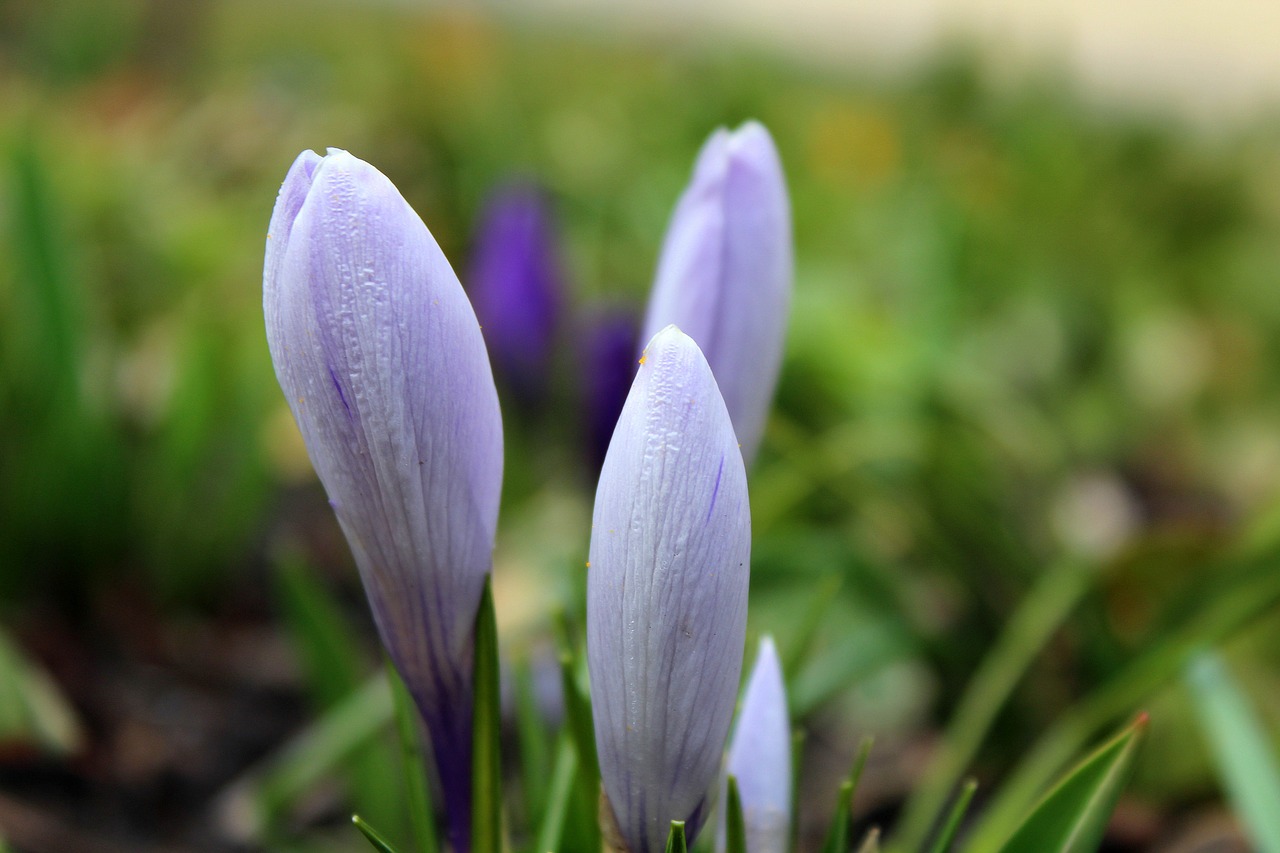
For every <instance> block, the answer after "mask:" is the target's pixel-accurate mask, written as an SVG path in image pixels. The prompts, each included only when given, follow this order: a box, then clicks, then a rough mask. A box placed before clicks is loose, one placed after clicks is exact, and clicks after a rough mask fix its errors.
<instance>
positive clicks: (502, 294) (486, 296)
mask: <svg viewBox="0 0 1280 853" xmlns="http://www.w3.org/2000/svg"><path fill="white" fill-rule="evenodd" d="M561 278H562V276H561V271H560V265H559V263H558V262H557V260H556V252H555V245H554V234H553V228H552V224H551V215H550V212H549V211H548V209H547V204H546V201H545V199H544V198H543V196H542V194H541V193H540V192H539V191H538V189H537V188H536V187H534V186H532V185H529V184H513V185H511V186H508V187H506V188H504V189H503V190H501V191H499V192H498V193H497V194H496V195H495V196H494V197H493V198H492V199H491V200H490V201H489V204H488V205H487V206H486V208H485V210H484V213H483V214H482V216H481V219H480V222H479V224H478V226H477V228H476V234H475V247H474V249H473V250H472V256H471V267H470V276H469V279H468V281H467V287H468V289H469V291H470V293H471V300H472V302H473V303H474V304H475V307H476V314H477V316H479V318H480V325H481V327H482V328H483V329H484V337H485V340H486V341H487V342H488V344H489V352H490V353H491V354H492V355H493V362H494V367H495V368H496V369H497V371H498V373H499V376H500V377H501V378H502V379H504V380H505V383H506V386H507V387H510V389H511V390H512V391H513V392H514V393H515V394H516V395H517V397H519V398H520V399H522V400H524V401H525V402H536V401H538V400H539V399H540V398H541V397H542V395H543V393H544V392H545V390H546V384H547V381H546V375H547V368H548V366H549V364H550V361H551V353H552V348H553V345H554V343H555V334H556V323H557V319H558V314H559V310H560V293H561V290H562V284H561Z"/></svg>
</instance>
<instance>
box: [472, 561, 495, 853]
mask: <svg viewBox="0 0 1280 853" xmlns="http://www.w3.org/2000/svg"><path fill="white" fill-rule="evenodd" d="M501 701H502V700H501V696H500V694H499V692H498V623H497V618H496V617H495V615H494V611H493V581H492V579H491V578H486V579H485V583H484V593H483V594H482V595H481V597H480V610H479V612H478V613H477V614H476V647H475V708H474V711H473V714H474V716H473V718H472V734H471V743H472V753H471V849H472V850H473V851H474V853H501V851H502V744H501V741H500V738H501V734H502V729H501V726H502V719H501V713H502V709H501Z"/></svg>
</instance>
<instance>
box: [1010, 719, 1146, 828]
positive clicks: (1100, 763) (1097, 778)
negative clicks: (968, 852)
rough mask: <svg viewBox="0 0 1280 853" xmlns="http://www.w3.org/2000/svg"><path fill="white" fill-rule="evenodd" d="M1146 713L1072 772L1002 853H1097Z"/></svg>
mask: <svg viewBox="0 0 1280 853" xmlns="http://www.w3.org/2000/svg"><path fill="white" fill-rule="evenodd" d="M1146 724H1147V717H1146V715H1145V714H1143V715H1141V716H1140V717H1138V719H1137V720H1135V721H1134V722H1133V723H1132V724H1130V725H1129V726H1128V727H1127V728H1125V729H1124V730H1123V731H1121V732H1120V734H1118V735H1116V736H1115V737H1114V738H1112V739H1111V740H1110V741H1108V742H1107V743H1105V744H1103V745H1102V746H1101V747H1099V748H1098V749H1097V750H1096V751H1095V752H1094V753H1093V754H1092V755H1089V756H1088V757H1087V758H1085V759H1084V760H1083V761H1082V762H1080V763H1079V764H1077V765H1076V766H1075V768H1074V769H1072V770H1071V771H1070V772H1069V773H1067V774H1066V775H1065V776H1064V777H1063V778H1062V779H1061V780H1060V781H1059V782H1058V784H1057V785H1055V786H1054V787H1053V788H1052V789H1051V790H1050V791H1049V792H1048V793H1047V794H1045V796H1044V797H1043V798H1042V799H1041V800H1040V802H1039V803H1038V804H1037V805H1036V807H1035V808H1034V809H1032V811H1031V813H1030V814H1029V815H1028V816H1027V818H1026V820H1024V821H1023V823H1022V825H1021V826H1020V827H1019V828H1018V829H1017V830H1016V831H1015V832H1014V834H1013V836H1012V837H1011V838H1010V839H1009V840H1008V841H1006V842H1005V844H1004V846H1003V847H1001V848H1000V851H1001V853H1094V851H1096V850H1097V849H1098V845H1099V844H1100V843H1101V841H1102V836H1103V834H1104V833H1105V832H1106V829H1107V823H1108V822H1109V820H1110V819H1111V813H1112V812H1113V811H1114V810H1115V806H1116V802H1117V801H1118V800H1119V798H1120V792H1121V790H1122V789H1123V788H1124V786H1125V783H1126V782H1127V781H1128V778H1129V773H1130V771H1131V770H1132V768H1133V758H1134V755H1135V753H1136V751H1137V747H1138V743H1139V741H1140V739H1141V734H1142V732H1143V730H1144V729H1145V728H1146Z"/></svg>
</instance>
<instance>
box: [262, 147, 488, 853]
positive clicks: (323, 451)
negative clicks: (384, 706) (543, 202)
mask: <svg viewBox="0 0 1280 853" xmlns="http://www.w3.org/2000/svg"><path fill="white" fill-rule="evenodd" d="M263 305H264V309H265V313H266V325H267V343H268V345H269V347H270V350H271V358H272V361H274V362H275V368H276V376H277V378H278V379H279V380H280V387H281V389H282V390H283V391H284V393H285V397H286V398H287V399H288V402H289V407H290V408H291V409H292V410H293V416H294V418H295V419H296V420H297V422H298V427H299V428H300V429H301V431H302V437H303V439H304V440H305V442H306V446H307V452H308V454H309V455H310V457H311V463H312V465H314V466H315V469H316V473H317V474H318V475H319V477H320V482H321V483H323V484H324V487H325V490H326V491H327V492H328V493H329V501H330V504H331V505H332V506H333V509H334V512H335V513H336V514H337V517H338V522H339V524H340V525H341V526H342V530H343V532H344V533H345V534H346V537H347V541H348V543H349V544H350V545H351V550H352V552H353V554H354V555H355V560H356V565H357V566H358V567H359V569H360V576H361V579H362V580H363V581H364V587H365V592H366V593H367V594H368V596H369V603H370V605H371V607H372V609H373V615H374V619H375V621H376V623H377V626H378V632H379V634H380V635H381V637H382V641H383V643H384V644H385V645H386V647H387V650H388V652H389V653H390V655H391V658H392V660H393V661H394V662H395V665H396V668H397V669H398V670H399V671H400V673H401V675H402V676H403V677H404V680H405V683H406V684H407V685H408V687H409V689H410V691H411V692H412V693H413V696H414V699H415V700H416V702H417V704H418V708H419V709H420V711H421V712H422V715H423V717H424V719H425V722H426V724H427V727H428V731H429V733H430V736H431V741H432V745H433V748H434V750H433V751H434V753H435V759H436V765H437V768H438V770H439V773H440V777H441V782H442V784H443V790H444V795H445V806H446V810H447V811H448V814H449V820H450V834H451V836H452V839H453V843H454V849H455V850H457V851H460V853H461V851H465V850H466V849H467V828H468V824H469V820H470V811H471V809H470V797H471V783H470V778H471V766H470V765H471V707H472V684H471V681H472V674H471V673H472V657H473V649H474V645H473V644H474V638H473V633H474V623H475V618H476V612H477V610H478V607H479V603H480V596H481V592H482V590H483V586H484V582H485V577H486V575H487V574H488V572H489V570H490V567H491V564H492V550H493V541H494V531H495V527H496V525H497V515H498V495H499V491H500V489H501V482H502V423H501V416H500V413H499V411H498V397H497V392H496V390H495V389H494V384H493V376H492V374H491V372H490V370H489V360H488V356H487V355H486V353H485V347H484V341H483V339H482V338H481V336H480V328H479V326H478V324H477V323H476V318H475V314H474V313H473V312H472V310H471V305H470V304H469V303H468V302H467V298H466V296H465V295H464V294H463V292H462V287H461V285H460V284H459V283H458V279H457V276H455V275H454V273H453V270H452V269H451V268H450V266H449V262H448V261H447V260H445V257H444V255H443V254H442V253H441V251H440V248H439V247H438V246H437V245H436V242H435V240H434V239H433V238H432V236H431V234H430V232H429V231H427V227H426V226H425V225H424V224H423V222H422V220H421V219H419V218H418V215H417V214H416V213H414V211H413V209H412V208H411V207H409V204H408V203H407V202H406V201H405V200H404V198H403V197H401V195H400V193H399V192H398V191H397V190H396V188H395V187H394V186H393V185H392V184H391V182H390V181H389V180H387V178H386V177H385V176H383V175H382V174H381V173H380V172H379V171H378V170H376V169H374V168H373V167H372V166H370V165H369V164H367V163H364V162H363V161H361V160H358V159H356V158H355V157H353V156H351V155H350V154H348V153H346V152H345V151H338V150H333V149H331V150H330V152H329V155H328V156H327V157H319V156H317V155H316V154H314V153H312V152H310V151H308V152H304V153H303V154H302V155H301V156H300V157H298V159H297V161H296V162H295V163H294V164H293V168H291V169H290V170H289V174H288V176H287V177H286V178H285V181H284V185H283V186H282V187H281V188H280V197H279V199H278V201H277V202H276V208H275V212H274V213H273V214H272V217H271V226H270V231H269V233H268V235H267V253H266V262H265V265H264V272H263Z"/></svg>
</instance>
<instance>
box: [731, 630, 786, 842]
mask: <svg viewBox="0 0 1280 853" xmlns="http://www.w3.org/2000/svg"><path fill="white" fill-rule="evenodd" d="M725 773H726V774H727V775H729V776H733V777H734V778H735V779H737V781H738V797H739V799H740V800H741V802H742V820H743V823H744V824H745V826H746V830H747V853H785V851H786V850H787V847H788V835H789V833H790V829H791V827H790V815H791V726H790V723H789V722H788V720H787V692H786V687H785V686H784V685H783V681H782V666H781V665H780V664H779V663H778V651H777V649H775V648H774V646H773V639H772V638H771V637H764V638H763V639H761V640H760V652H759V654H758V655H757V656H756V662H755V666H754V667H752V669H751V677H750V678H749V679H748V680H747V689H746V692H745V693H743V696H742V708H741V709H740V710H739V711H738V722H737V725H736V726H735V727H734V730H733V737H732V738H731V739H730V741H729V759H728V762H727V764H726V767H725ZM722 849H723V848H722Z"/></svg>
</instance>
